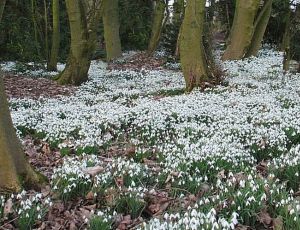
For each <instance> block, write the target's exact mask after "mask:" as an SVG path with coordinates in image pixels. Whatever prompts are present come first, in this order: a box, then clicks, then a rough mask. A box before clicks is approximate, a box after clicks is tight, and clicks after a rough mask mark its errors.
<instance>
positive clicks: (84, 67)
mask: <svg viewBox="0 0 300 230" xmlns="http://www.w3.org/2000/svg"><path fill="white" fill-rule="evenodd" d="M84 1H85V0H66V6H67V11H68V16H69V22H70V30H71V49H70V54H69V58H68V61H67V66H66V68H65V70H64V71H63V72H62V74H61V75H60V77H59V78H58V80H57V81H58V83H59V84H72V85H80V84H81V83H83V82H85V81H87V79H88V70H89V68H90V64H91V61H90V52H89V44H88V40H89V38H88V37H89V36H88V31H87V21H86V5H85V4H86V3H85V2H84Z"/></svg>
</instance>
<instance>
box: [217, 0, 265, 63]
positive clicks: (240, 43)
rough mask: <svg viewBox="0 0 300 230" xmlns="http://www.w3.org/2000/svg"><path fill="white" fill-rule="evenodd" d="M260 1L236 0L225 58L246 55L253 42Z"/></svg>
mask: <svg viewBox="0 0 300 230" xmlns="http://www.w3.org/2000/svg"><path fill="white" fill-rule="evenodd" d="M259 3H260V0H236V9H235V15H234V20H233V24H232V28H231V31H230V36H229V43H228V46H227V49H226V50H225V53H224V55H223V57H222V59H223V60H237V59H241V58H243V57H244V55H245V52H246V51H247V49H248V47H249V45H250V44H251V39H252V36H253V31H254V25H253V24H254V19H255V16H256V13H257V10H258V7H259Z"/></svg>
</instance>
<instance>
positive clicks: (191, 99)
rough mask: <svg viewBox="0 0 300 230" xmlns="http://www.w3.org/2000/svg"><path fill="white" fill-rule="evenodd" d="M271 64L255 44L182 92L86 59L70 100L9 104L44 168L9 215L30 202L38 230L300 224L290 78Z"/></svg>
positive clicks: (294, 83)
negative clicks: (214, 76)
mask: <svg viewBox="0 0 300 230" xmlns="http://www.w3.org/2000/svg"><path fill="white" fill-rule="evenodd" d="M281 63H282V56H281V55H280V54H278V53H276V52H273V51H270V50H265V51H263V52H261V53H260V56H259V58H252V59H247V60H244V61H237V62H227V63H225V64H224V66H225V68H226V69H227V72H228V77H227V79H226V82H225V83H224V84H223V86H219V87H216V88H213V89H207V90H206V91H205V92H200V91H195V92H193V93H191V94H182V89H183V86H184V81H183V77H182V75H181V74H180V73H178V72H172V71H166V70H159V71H154V70H143V71H133V70H124V71H122V70H112V71H107V70H106V68H105V66H104V65H103V64H102V63H99V62H98V63H97V62H94V63H93V64H92V66H91V69H90V81H89V82H87V83H86V84H84V85H82V86H81V87H79V88H78V90H77V91H76V92H74V94H73V95H70V96H68V97H61V98H59V99H55V98H48V99H41V100H32V99H26V100H25V99H11V101H10V102H11V109H12V116H13V120H14V123H15V126H16V127H17V130H18V134H19V135H20V136H21V137H23V136H25V135H27V134H30V135H31V136H32V137H34V138H35V139H39V140H40V141H39V142H38V143H39V145H40V148H39V149H37V153H33V154H32V156H34V155H41V154H44V155H46V156H47V154H50V155H51V154H53V155H54V157H52V159H51V158H50V161H51V162H54V163H49V165H51V167H52V166H55V168H54V169H53V171H52V170H42V171H44V172H47V175H48V176H49V177H51V188H48V189H46V191H43V193H42V195H41V198H37V199H36V201H34V202H31V204H32V205H31V206H30V208H28V209H25V208H23V206H22V205H21V207H20V206H16V207H14V208H11V211H12V213H15V214H14V215H13V216H18V215H17V214H16V212H17V213H18V211H19V210H20V211H19V216H21V217H23V219H22V218H20V217H19V219H21V220H26V218H28V217H26V214H27V213H28V212H29V211H28V210H31V209H34V210H37V208H36V206H37V205H39V207H40V208H39V210H44V213H42V214H40V211H38V212H37V213H38V214H36V216H35V219H36V220H37V222H36V225H35V226H40V227H41V228H42V229H50V228H57V229H59V228H60V229H67V228H70V229H80V228H85V227H89V228H90V229H110V228H113V229H116V228H118V229H207V230H208V229H209V230H210V229H250V228H252V229H270V228H273V229H283V228H284V229H300V220H299V212H300V204H299V195H300V192H299V191H300V189H299V184H300V174H299V170H300V125H299V118H300V100H299V97H300V91H299V86H300V76H299V75H291V74H285V75H284V74H283V73H282V71H281ZM35 141H37V140H35ZM46 142H47V143H46ZM33 145H35V144H33ZM45 146H46V147H45ZM58 152H59V153H58ZM45 153H46V154H45ZM28 155H30V154H28ZM60 156H64V158H63V160H60ZM44 159H45V160H44V161H47V160H46V159H47V158H44ZM42 162H43V161H42ZM36 165H38V164H37V163H36ZM39 167H40V166H39ZM27 194H28V193H27ZM27 196H28V195H26V194H25V193H24V194H23V195H22V196H19V199H18V198H14V200H13V201H14V202H15V203H18V200H19V202H20V200H22V199H24V200H25V199H27ZM47 199H51V201H50V200H47ZM4 200H5V201H4ZM7 200H9V199H7V198H5V199H4V198H3V201H2V203H1V200H0V207H1V204H2V206H3V205H4V204H7V203H8V201H7ZM14 202H13V203H14ZM50 202H52V203H53V205H52V206H50V205H49V203H50ZM0 210H1V208H0ZM30 215H31V214H28V216H30ZM38 215H40V216H38ZM0 216H1V211H0ZM6 216H7V211H6ZM33 219H34V218H33ZM27 220H28V219H27ZM55 222H57V223H58V224H55ZM17 224H19V225H20V223H19V222H18V220H17V219H16V220H15V221H13V222H11V228H13V227H14V226H16V225H17ZM6 226H8V225H6Z"/></svg>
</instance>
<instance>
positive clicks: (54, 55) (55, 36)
mask: <svg viewBox="0 0 300 230" xmlns="http://www.w3.org/2000/svg"><path fill="white" fill-rule="evenodd" d="M52 15H53V18H52V23H53V33H52V46H51V54H50V60H49V62H48V66H47V69H48V70H50V71H56V70H57V60H58V53H59V45H60V25H59V0H52Z"/></svg>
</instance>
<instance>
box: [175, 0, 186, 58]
mask: <svg viewBox="0 0 300 230" xmlns="http://www.w3.org/2000/svg"><path fill="white" fill-rule="evenodd" d="M173 8H174V15H173V19H174V23H175V24H178V26H179V31H178V35H177V42H176V48H175V53H174V56H175V57H176V58H179V55H180V51H179V47H180V34H181V30H182V29H181V27H182V26H181V24H182V20H183V18H184V0H177V1H175V2H174V4H173Z"/></svg>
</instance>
